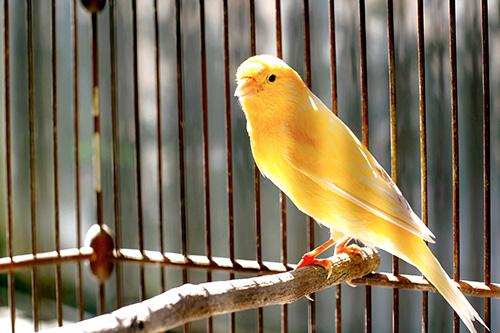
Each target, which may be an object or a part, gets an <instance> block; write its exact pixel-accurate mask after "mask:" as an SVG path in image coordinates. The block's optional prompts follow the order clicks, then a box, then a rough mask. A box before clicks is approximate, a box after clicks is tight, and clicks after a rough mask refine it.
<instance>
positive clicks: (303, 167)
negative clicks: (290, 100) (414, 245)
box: [284, 93, 435, 243]
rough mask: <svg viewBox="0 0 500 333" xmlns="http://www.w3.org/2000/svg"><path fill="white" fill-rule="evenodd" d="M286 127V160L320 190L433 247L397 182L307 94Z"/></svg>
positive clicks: (330, 113)
mask: <svg viewBox="0 0 500 333" xmlns="http://www.w3.org/2000/svg"><path fill="white" fill-rule="evenodd" d="M308 103H310V106H309V107H307V106H306V107H305V108H304V110H302V111H300V112H297V113H296V114H295V115H294V119H290V120H289V121H288V123H287V126H286V130H287V131H288V133H287V135H286V137H287V142H286V144H285V151H284V155H285V160H286V161H287V162H288V163H289V164H290V165H291V166H292V167H294V168H295V169H297V170H299V171H300V172H301V173H303V174H304V175H306V176H307V177H309V178H310V179H311V180H313V181H314V182H316V183H318V184H319V185H321V186H322V188H325V189H328V190H329V191H333V192H335V194H337V195H340V196H341V197H343V198H345V199H348V200H349V201H351V202H352V203H354V204H356V205H358V206H360V207H361V208H363V209H366V210H367V211H369V212H370V213H372V214H375V215H376V216H378V217H380V218H383V219H384V220H387V221H389V222H391V223H394V224H396V225H398V226H399V227H401V228H404V229H406V230H408V231H410V232H412V233H414V234H415V235H417V236H419V237H421V238H422V239H424V240H426V241H428V242H432V243H434V237H435V236H434V235H433V234H432V232H431V231H430V230H429V229H428V228H427V227H426V226H425V224H423V223H422V221H421V220H420V219H419V218H418V216H417V215H416V214H415V213H414V212H413V210H412V209H411V207H410V205H409V204H408V202H407V201H406V199H405V198H404V197H403V195H402V194H401V191H400V190H399V189H398V187H397V186H396V184H394V182H393V181H392V179H391V178H390V177H389V175H388V174H387V173H386V172H385V170H384V169H383V168H382V167H381V166H380V164H379V163H378V162H377V161H376V160H375V158H374V157H373V156H372V154H371V153H370V152H369V151H368V149H366V148H365V147H364V146H363V145H362V144H361V143H360V142H359V140H358V139H357V138H356V136H355V135H354V134H353V133H352V132H351V130H350V129H349V128H348V127H347V126H346V125H345V124H344V123H343V122H342V121H341V120H340V119H339V118H337V117H336V116H335V115H334V114H333V113H332V112H331V111H330V110H329V109H328V108H327V107H326V106H325V105H324V104H323V103H322V102H321V100H319V99H318V98H317V97H316V96H314V95H313V94H312V93H311V96H310V98H309V101H308Z"/></svg>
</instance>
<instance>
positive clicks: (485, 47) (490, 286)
mask: <svg viewBox="0 0 500 333" xmlns="http://www.w3.org/2000/svg"><path fill="white" fill-rule="evenodd" d="M89 2H90V3H99V2H100V1H95V2H93V1H89ZM480 2H481V33H482V92H483V96H482V105H483V133H482V143H483V161H482V163H483V188H484V191H483V197H484V198H483V200H484V219H483V229H484V232H483V234H484V249H485V250H484V255H483V260H484V272H483V275H484V280H483V281H464V280H461V279H460V260H459V258H460V256H459V233H460V221H459V200H458V199H459V179H458V170H459V162H458V134H459V133H458V125H457V110H458V103H457V53H456V21H455V1H454V0H449V20H450V22H449V51H450V57H449V65H450V86H451V115H452V158H453V160H452V163H453V164H452V166H453V170H452V171H453V172H452V177H453V178H452V179H453V248H454V252H453V279H454V280H455V281H457V282H458V283H459V285H460V287H461V289H462V291H463V292H464V293H465V294H469V295H474V296H479V297H482V298H484V313H485V318H484V321H485V323H486V324H487V325H490V322H491V298H492V297H494V298H500V284H498V283H492V281H491V235H490V229H491V197H490V192H491V189H490V163H491V161H490V139H489V138H490V119H489V117H490V86H489V82H490V80H489V41H488V4H487V0H481V1H480ZM26 3H27V17H26V24H27V27H28V39H27V43H28V45H27V50H28V65H29V67H28V82H29V91H28V109H29V164H30V180H29V181H30V191H31V196H30V205H31V206H30V209H31V212H33V213H32V214H31V253H30V254H26V255H13V250H12V248H13V244H12V241H13V237H12V234H13V225H14V221H13V217H12V210H13V208H12V189H13V184H12V172H13V171H12V154H13V153H14V152H13V150H12V136H13V133H12V131H11V122H12V119H11V112H12V110H11V109H10V95H11V93H10V89H11V86H10V57H11V56H12V55H11V54H10V48H9V45H10V36H11V32H10V31H9V20H10V17H9V1H8V0H5V1H4V13H5V16H4V22H3V34H4V40H5V49H4V62H5V73H4V77H3V80H5V96H6V98H5V110H6V112H5V119H4V121H5V124H6V137H5V142H6V147H5V150H6V160H5V165H6V175H7V178H6V179H7V184H6V186H5V190H6V193H7V255H8V256H7V257H5V258H0V272H7V273H8V294H9V305H10V320H11V323H12V327H15V326H14V325H15V321H16V308H15V303H16V300H15V297H14V271H16V270H21V269H24V270H26V269H30V270H31V281H32V314H33V319H34V330H38V329H39V309H38V307H39V304H38V300H37V294H38V291H37V290H38V285H37V267H38V266H40V265H53V266H55V268H56V269H55V274H56V303H57V320H58V323H59V325H62V323H63V311H62V301H61V293H62V285H61V264H63V263H67V262H75V263H77V276H76V280H77V302H78V308H79V316H80V319H83V314H84V309H83V291H82V279H83V277H82V265H81V262H82V261H87V260H91V259H92V258H94V257H95V255H96V253H95V251H94V250H93V248H91V247H88V246H84V245H83V243H82V235H81V231H80V230H81V224H80V223H81V220H80V216H81V207H80V204H79V200H80V178H79V177H78V176H79V167H80V166H79V145H78V137H79V123H78V112H79V109H78V79H77V76H78V70H77V66H78V61H79V59H78V52H76V50H77V48H78V44H77V43H76V42H74V44H73V46H72V47H73V49H74V50H75V52H74V58H73V66H74V67H73V69H74V76H75V84H74V87H73V89H74V93H75V95H74V110H75V115H76V117H75V123H74V135H75V138H76V140H75V147H74V157H75V165H74V167H75V170H76V180H75V183H76V188H75V195H76V198H77V206H76V211H77V213H76V216H77V221H76V229H75V230H76V233H77V244H76V248H72V249H62V248H61V246H60V221H59V215H60V214H59V213H60V212H59V206H58V197H59V192H58V188H59V184H58V181H59V177H58V157H57V151H58V147H57V142H58V123H57V108H58V106H57V95H56V94H57V88H56V80H52V87H51V92H52V93H51V103H52V104H51V105H52V111H53V113H52V129H53V131H52V133H53V145H54V146H53V152H54V153H53V154H54V155H53V167H54V184H53V186H54V191H55V198H56V200H55V207H54V210H55V221H54V230H55V248H54V251H52V252H44V253H40V252H39V251H38V244H37V234H36V230H37V219H36V213H34V212H36V191H37V188H36V178H35V177H36V175H35V172H34V170H35V165H36V163H37V159H36V154H35V150H34V146H35V134H34V132H35V129H34V91H33V90H34V89H33V80H34V78H33V75H34V72H33V68H34V59H33V48H34V45H33V44H34V43H33V0H27V2H26ZM131 3H132V13H133V36H132V40H133V75H134V119H135V124H134V130H135V135H136V138H138V139H137V140H136V143H135V162H136V165H137V169H136V171H137V177H136V178H137V183H136V186H137V204H138V214H139V218H138V225H137V228H138V230H137V231H138V235H139V248H138V249H124V248H122V247H121V241H120V237H116V238H115V250H114V252H113V255H112V256H113V260H114V261H115V262H117V263H123V262H134V263H137V264H138V265H140V284H141V289H140V290H141V299H144V298H145V297H146V296H145V295H146V292H145V273H144V265H145V264H150V263H154V264H160V265H175V266H178V267H180V268H182V271H183V275H182V276H183V282H184V283H186V282H188V276H187V270H188V269H189V268H193V267H195V268H201V269H204V270H206V278H207V281H211V280H212V270H225V271H229V272H231V275H230V278H234V276H235V275H234V272H245V273H253V274H269V273H275V272H283V271H286V270H288V269H292V268H293V265H289V261H288V260H289V259H288V255H287V211H286V200H287V199H286V197H285V195H284V193H281V194H280V205H281V260H280V262H266V261H264V260H263V256H262V241H261V219H260V215H261V207H260V180H259V179H260V176H259V171H258V169H257V167H256V166H255V165H254V176H255V182H254V191H255V197H256V201H255V217H256V225H255V228H256V238H255V245H256V260H255V261H251V260H240V259H238V258H236V256H235V251H234V248H235V243H234V208H233V195H232V190H233V178H232V168H233V166H232V142H231V125H230V124H231V103H230V100H231V98H232V97H231V92H230V77H231V73H230V70H229V47H230V46H229V31H228V27H229V24H228V0H222V6H223V26H224V30H223V36H224V41H223V47H224V65H225V70H224V84H225V85H224V87H225V105H226V108H225V120H226V124H225V131H226V152H227V154H226V172H227V173H226V174H227V202H228V207H229V216H228V220H229V239H228V241H229V257H228V258H221V257H214V256H213V255H212V249H211V242H212V240H211V221H210V179H209V149H208V118H207V117H208V115H207V108H208V107H207V75H206V66H207V60H206V46H205V7H204V0H200V1H199V11H200V12H199V13H200V22H199V23H200V27H201V28H200V29H201V30H200V41H199V42H200V47H201V48H200V49H201V59H202V61H201V68H200V70H201V78H202V81H201V86H202V107H203V113H202V117H203V118H202V119H203V125H202V126H203V177H204V197H205V202H204V213H205V251H206V254H205V256H194V255H190V254H189V253H188V248H187V218H186V204H185V196H186V188H185V187H186V186H185V177H186V174H185V162H184V127H183V126H184V124H183V119H184V118H183V117H184V116H183V112H184V106H183V91H182V89H183V88H182V82H183V80H184V78H183V71H182V68H183V59H182V53H181V47H182V46H181V37H182V31H181V1H180V0H176V1H175V21H176V29H175V35H176V40H177V43H176V45H175V47H176V54H177V77H176V79H177V92H178V99H177V101H178V119H179V122H178V140H179V141H178V142H179V146H178V149H179V163H180V164H179V169H180V198H179V199H180V216H181V234H182V239H181V241H182V249H181V252H180V253H169V252H165V250H164V244H163V240H161V239H160V248H161V249H160V251H159V252H155V251H148V250H146V249H145V246H144V237H143V236H144V227H143V218H142V207H141V205H142V204H141V195H142V194H141V193H142V190H143V189H142V186H141V177H140V174H141V158H140V155H141V152H140V147H141V145H140V141H139V138H140V126H139V122H140V119H139V105H138V82H137V80H138V78H137V77H138V74H137V71H138V66H137V57H138V56H137V8H136V7H137V4H136V0H132V2H131ZM416 4H417V22H418V26H417V32H418V78H419V81H418V87H419V114H420V154H421V156H420V171H421V198H422V199H421V200H422V201H421V205H422V220H423V222H424V223H426V224H427V138H426V89H425V57H424V29H423V27H424V15H423V13H424V3H423V0H417V1H416ZM77 5H78V3H77V0H73V8H76V6H77ZM108 5H109V6H110V11H109V13H110V22H115V19H116V18H115V1H114V0H110V1H108ZM157 5H158V0H154V26H155V39H156V45H155V48H156V53H155V63H156V82H157V86H156V92H157V95H156V96H157V110H156V116H157V123H158V127H157V143H158V157H159V158H158V165H157V169H158V170H159V173H158V174H159V175H160V178H159V180H158V182H159V186H160V188H162V182H163V179H162V177H161V175H162V172H161V170H162V158H161V140H162V133H161V127H160V125H159V124H160V123H161V114H162V112H161V110H160V94H159V91H160V69H159V68H160V63H159V61H160V54H159V52H160V51H159V37H158V36H159V24H158V10H157ZM249 6H250V17H249V19H250V26H249V33H250V40H251V46H250V50H251V54H255V53H256V43H255V40H256V32H255V29H256V23H255V3H254V0H249ZM386 9H387V34H388V45H387V49H388V71H389V96H390V99H389V101H390V129H391V135H390V142H391V176H392V178H393V179H394V181H395V182H397V180H398V168H397V158H398V157H397V145H398V142H397V134H396V115H397V112H396V82H395V55H394V50H395V45H394V14H393V0H387V6H386ZM55 11H56V6H55V0H52V21H51V31H50V33H51V35H52V48H53V49H55V48H56V33H55V31H56V29H57V27H56V19H55ZM97 15H99V13H98V8H94V11H93V12H92V13H91V16H92V21H91V22H92V39H91V40H92V65H93V67H92V78H93V100H94V113H93V127H94V140H95V144H96V145H97V146H98V145H99V144H100V142H99V140H100V122H101V119H100V114H99V89H98V88H99V75H98V59H97V52H98V42H97V29H98V24H97ZM365 16H366V13H365V0H359V36H360V45H359V46H360V48H359V49H360V55H359V56H360V63H359V66H360V75H361V77H360V81H361V113H362V133H363V135H362V139H363V143H364V144H365V145H366V146H368V144H369V142H368V114H369V113H368V87H367V75H368V73H367V72H368V65H367V60H366V45H367V42H366V25H365ZM309 17H310V16H309V1H308V0H303V20H304V37H303V38H304V39H303V41H304V50H305V53H304V61H305V82H306V83H307V85H308V86H311V50H310V39H311V38H310V29H309V25H310V24H309ZM329 17H330V26H329V29H330V56H331V73H330V75H331V78H332V80H331V82H332V83H331V96H332V111H333V112H334V113H337V80H336V49H335V7H334V0H329ZM275 18H276V54H277V56H278V57H282V52H283V51H282V25H281V1H280V0H275ZM72 25H73V31H72V34H73V39H74V41H76V40H78V29H76V25H77V15H76V10H75V11H74V12H73V17H72ZM109 37H110V40H111V45H110V52H111V62H110V63H111V68H110V73H111V110H112V135H113V143H112V144H113V186H114V188H113V190H114V193H115V199H114V212H115V225H114V226H113V227H114V230H115V231H116V234H117V235H120V232H121V225H120V216H118V215H117V214H118V213H117V212H118V210H119V205H120V198H119V191H118V186H119V185H118V184H119V182H120V178H119V177H120V175H119V170H118V168H117V163H118V154H119V147H118V139H117V135H118V134H117V119H118V118H117V117H118V116H117V112H118V111H117V100H116V98H117V97H116V89H117V88H116V85H117V78H116V57H117V54H116V31H115V28H114V25H113V24H110V31H109ZM56 63H57V62H56V53H55V52H53V53H52V62H51V75H52V77H56V76H57V65H56ZM95 157H96V163H95V165H94V167H95V178H96V184H97V185H96V188H95V200H96V203H97V216H96V217H95V220H96V223H97V224H99V225H101V224H103V212H102V206H103V202H102V193H101V187H100V183H99V182H100V178H99V177H100V175H99V173H100V170H99V168H100V162H99V154H98V150H97V154H96V156H95ZM159 200H160V203H161V202H162V192H161V191H160V192H159ZM159 217H160V224H159V233H160V235H162V234H163V218H164V212H163V208H162V205H161V204H160V205H159ZM313 227H314V221H313V220H312V219H311V218H309V219H308V228H307V230H308V239H309V248H310V249H312V248H313V247H314V238H315V237H314V228H313ZM120 267H121V266H120V265H119V264H118V265H116V269H117V272H118V274H116V286H117V300H116V301H117V306H118V307H119V306H121V305H122V304H123V300H122V299H121V297H120V295H121V292H120V291H121V290H122V289H123V281H122V277H121V273H120ZM354 282H355V283H357V284H363V285H365V288H366V302H365V331H366V332H371V316H372V314H371V312H372V309H371V306H372V303H371V288H372V286H385V287H391V288H393V307H392V314H393V315H392V320H393V331H394V332H397V331H398V330H399V289H401V288H405V289H418V290H422V306H423V316H422V331H423V332H426V331H427V330H428V320H429V319H428V308H427V305H428V300H427V291H428V290H430V289H432V287H431V286H430V285H429V283H428V282H427V281H426V280H425V279H424V278H422V277H421V276H417V275H400V274H399V267H398V259H397V258H396V257H394V258H393V263H392V272H390V273H373V274H370V275H368V276H366V277H364V278H361V279H358V280H356V281H354ZM161 289H162V290H165V276H164V272H163V270H161ZM104 299H105V290H104V283H100V284H99V312H100V313H104V312H105V311H106V309H105V302H104ZM340 301H341V288H340V287H338V288H336V304H337V307H336V316H335V323H336V329H337V332H340V331H341V329H342V322H341V311H342V307H341V306H340ZM308 307H309V315H308V327H309V331H310V332H312V331H314V328H315V316H314V314H315V304H314V302H309V303H308ZM287 316H288V312H287V305H283V306H282V331H283V332H286V331H287V330H288V324H287ZM458 320H459V319H458V316H456V314H455V317H454V330H455V332H458V326H459V322H458ZM234 329H235V317H234V314H232V315H231V316H230V331H234ZM258 329H259V331H260V332H262V331H263V310H262V308H261V309H259V310H258ZM207 330H208V331H209V332H211V331H213V324H212V320H211V319H208V321H207Z"/></svg>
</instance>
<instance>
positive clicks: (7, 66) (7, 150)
mask: <svg viewBox="0 0 500 333" xmlns="http://www.w3.org/2000/svg"><path fill="white" fill-rule="evenodd" d="M3 13H4V16H3V19H4V23H3V29H4V48H5V53H4V61H5V76H4V80H5V155H6V156H5V160H6V164H7V166H6V169H7V255H8V256H9V257H10V258H11V259H12V256H13V255H14V251H13V248H12V241H13V239H14V228H13V222H12V156H11V154H12V152H11V128H10V126H11V118H10V33H9V31H10V29H9V1H8V0H5V1H4V3H3ZM8 293H9V309H10V325H11V330H12V333H15V331H16V299H15V288H14V272H12V271H9V275H8Z"/></svg>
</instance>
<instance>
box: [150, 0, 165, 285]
mask: <svg viewBox="0 0 500 333" xmlns="http://www.w3.org/2000/svg"><path fill="white" fill-rule="evenodd" d="M153 11H154V26H155V76H156V159H157V164H156V172H157V173H158V220H159V221H158V222H159V224H158V234H159V235H158V236H159V244H160V252H165V245H164V242H163V172H162V170H163V159H162V135H161V76H160V31H159V23H158V0H154V3H153ZM160 287H161V291H162V292H164V291H165V271H164V270H163V268H160Z"/></svg>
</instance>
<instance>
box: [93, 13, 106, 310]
mask: <svg viewBox="0 0 500 333" xmlns="http://www.w3.org/2000/svg"><path fill="white" fill-rule="evenodd" d="M97 36H98V34H97V14H96V13H95V12H93V13H92V100H93V108H92V109H93V110H92V113H93V121H94V152H93V154H94V177H95V194H96V204H97V211H96V213H97V217H96V218H97V224H99V225H102V224H103V211H102V210H103V206H102V187H101V152H100V148H101V115H100V111H99V53H98V37H97ZM104 296H105V288H104V283H103V282H99V314H103V313H105V312H106V301H105V297H104Z"/></svg>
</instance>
